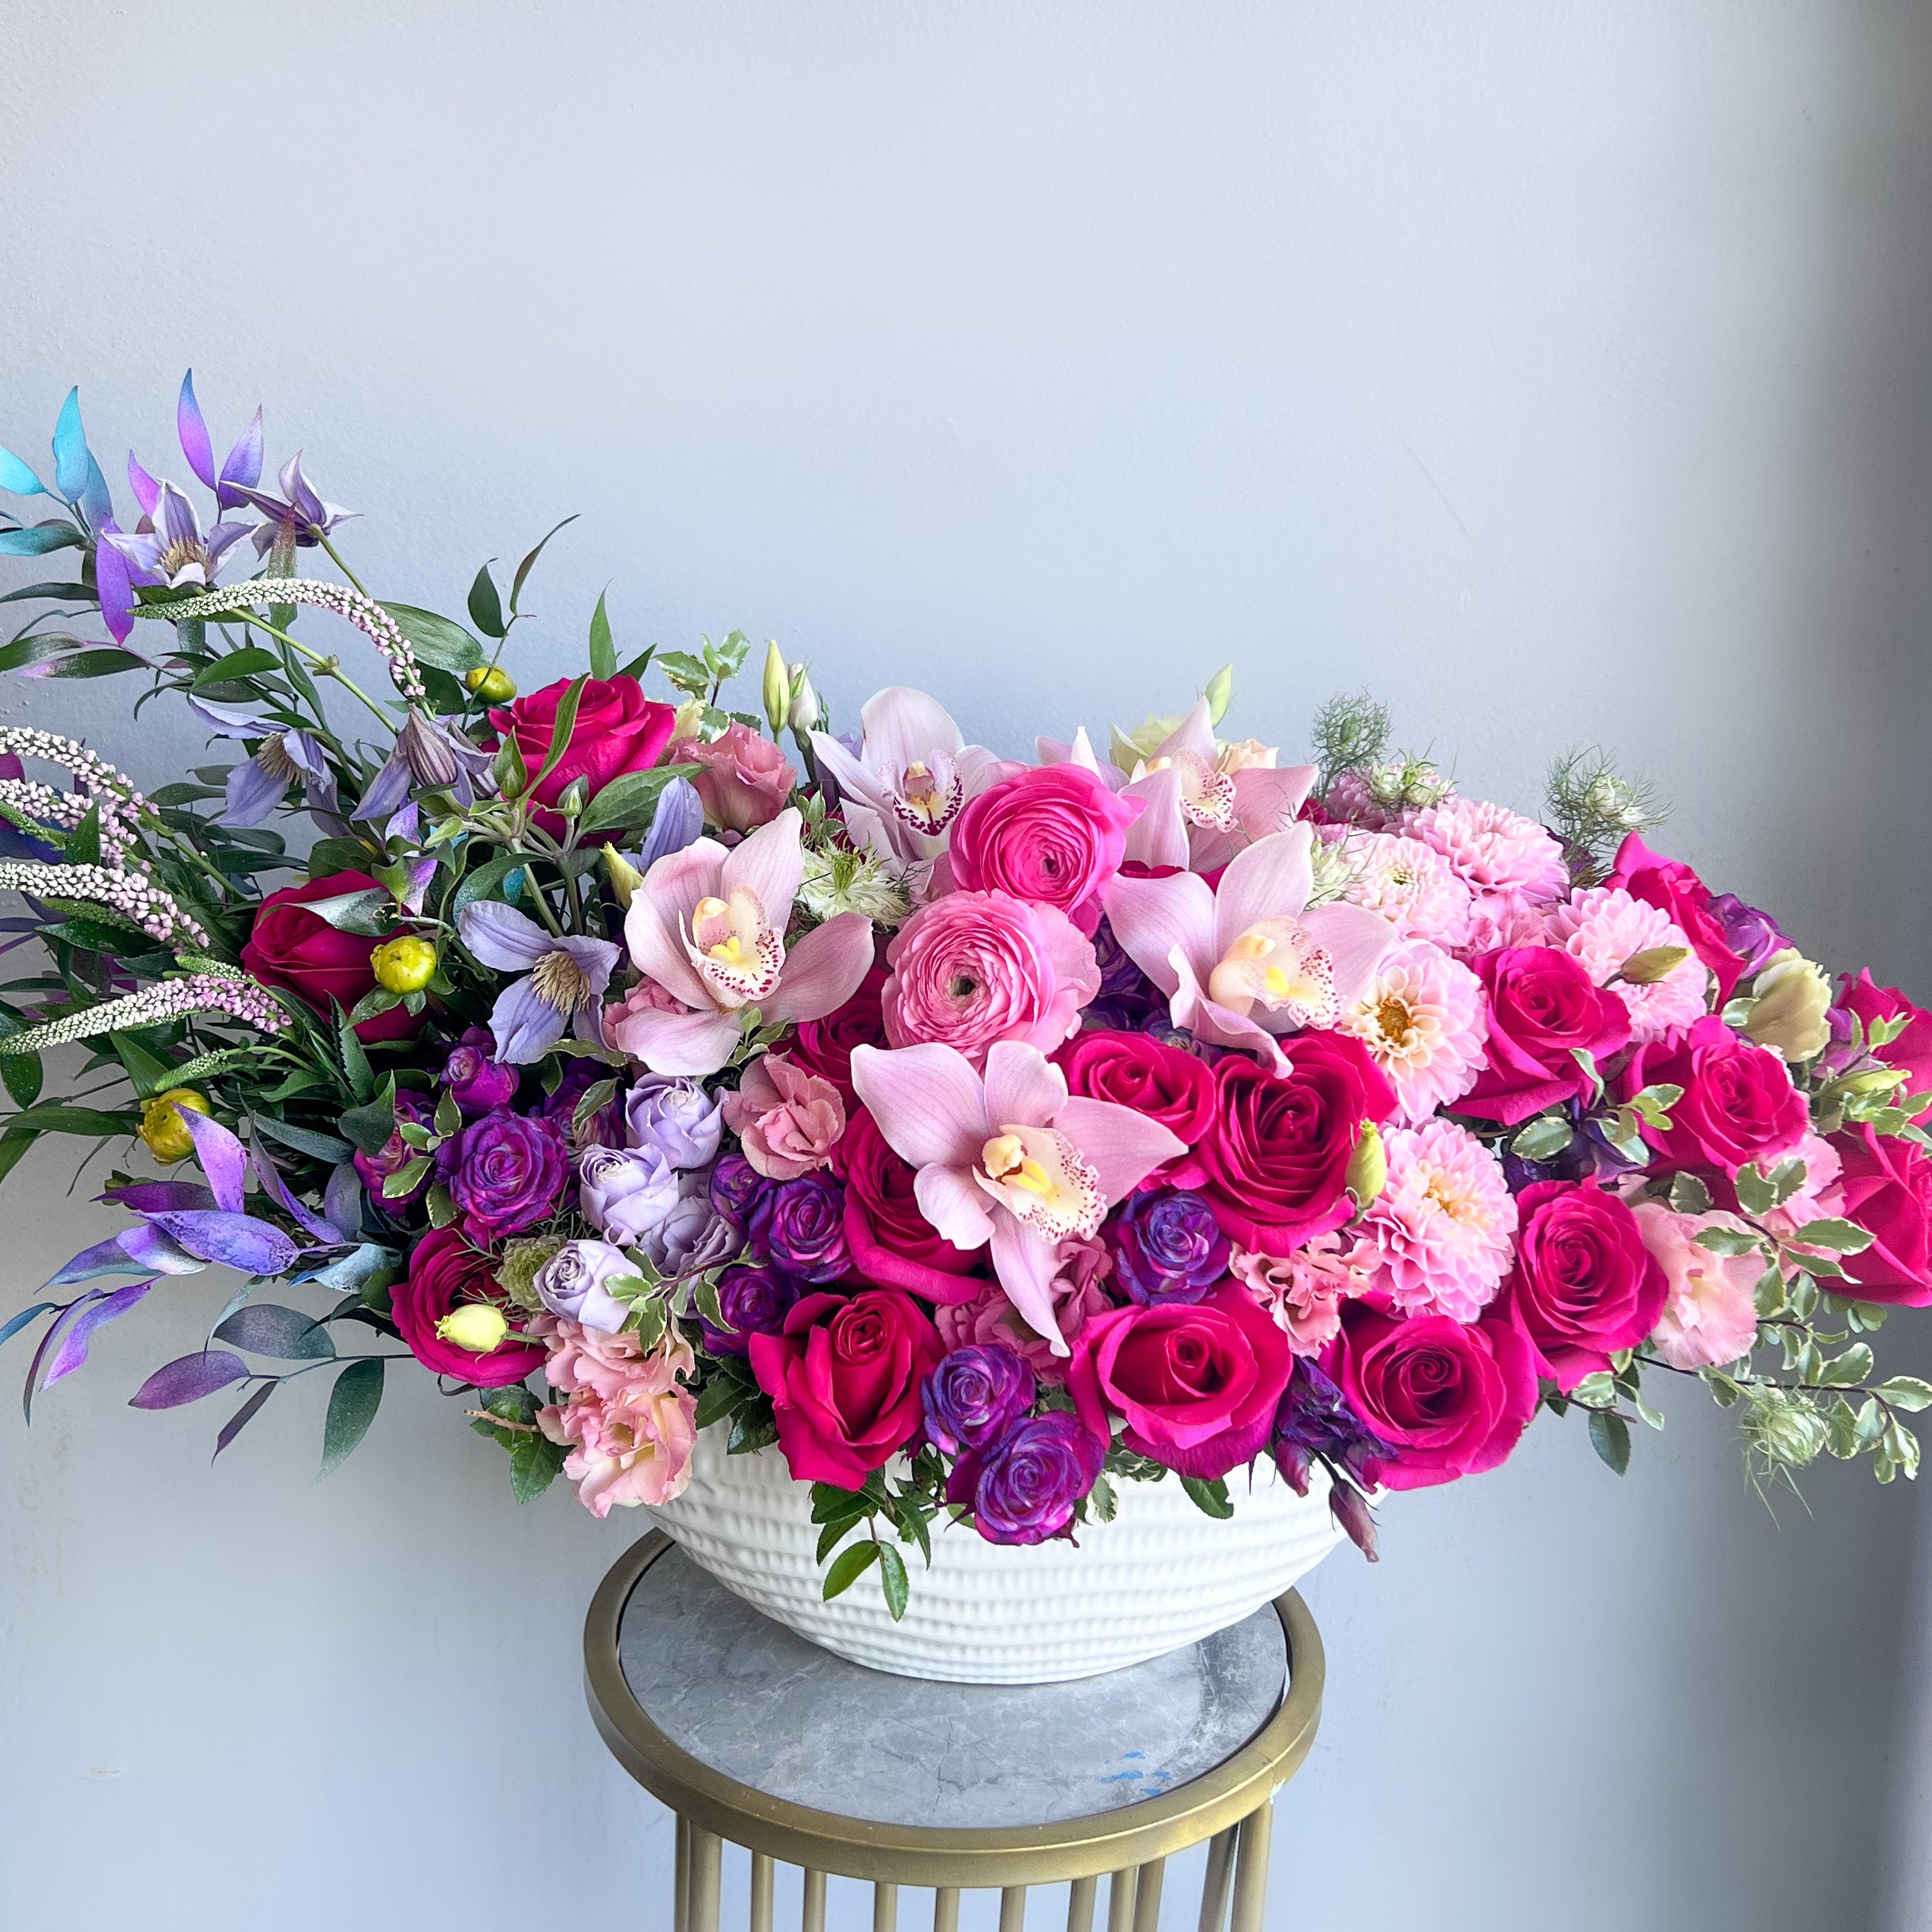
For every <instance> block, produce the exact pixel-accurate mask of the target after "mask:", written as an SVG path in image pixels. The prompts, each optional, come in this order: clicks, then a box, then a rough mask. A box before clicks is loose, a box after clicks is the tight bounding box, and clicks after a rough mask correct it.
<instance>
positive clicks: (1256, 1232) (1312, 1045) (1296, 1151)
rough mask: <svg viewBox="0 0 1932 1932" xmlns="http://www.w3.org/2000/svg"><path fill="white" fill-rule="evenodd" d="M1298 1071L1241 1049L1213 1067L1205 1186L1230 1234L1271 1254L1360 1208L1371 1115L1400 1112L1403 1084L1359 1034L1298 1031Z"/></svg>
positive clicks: (1203, 1153) (1293, 1051)
mask: <svg viewBox="0 0 1932 1932" xmlns="http://www.w3.org/2000/svg"><path fill="white" fill-rule="evenodd" d="M1287 1051H1288V1057H1289V1060H1290V1070H1289V1071H1288V1072H1287V1073H1271V1072H1269V1071H1268V1070H1267V1069H1266V1068H1264V1067H1260V1066H1258V1065H1257V1064H1256V1063H1255V1062H1254V1061H1253V1060H1249V1059H1247V1058H1246V1057H1243V1056H1242V1055H1240V1054H1229V1055H1228V1057H1227V1058H1226V1059H1225V1060H1223V1061H1221V1063H1220V1065H1219V1066H1217V1067H1216V1068H1215V1069H1214V1079H1215V1095H1214V1123H1213V1125H1212V1126H1211V1128H1210V1129H1209V1130H1208V1134H1207V1136H1206V1137H1205V1139H1203V1140H1202V1142H1201V1143H1200V1145H1199V1146H1198V1148H1197V1149H1196V1152H1197V1154H1198V1157H1199V1159H1200V1162H1201V1165H1202V1169H1203V1170H1204V1172H1203V1177H1202V1180H1201V1182H1200V1183H1199V1191H1200V1192H1202V1194H1204V1195H1206V1196H1207V1198H1208V1203H1209V1205H1211V1207H1212V1208H1214V1215H1215V1218H1216V1219H1217V1220H1219V1221H1220V1224H1221V1226H1222V1227H1224V1229H1225V1230H1227V1234H1228V1237H1229V1239H1231V1240H1233V1241H1236V1242H1239V1244H1240V1245H1241V1246H1242V1247H1244V1248H1246V1249H1252V1250H1254V1251H1255V1252H1258V1253H1261V1254H1268V1255H1286V1254H1290V1253H1292V1252H1293V1251H1294V1250H1295V1249H1297V1248H1299V1246H1301V1245H1302V1242H1305V1241H1306V1240H1307V1239H1309V1237H1310V1236H1313V1235H1317V1234H1325V1233H1327V1231H1328V1230H1329V1229H1330V1228H1332V1227H1340V1226H1341V1224H1343V1222H1344V1221H1345V1220H1347V1219H1348V1218H1349V1216H1350V1215H1351V1214H1353V1213H1354V1211H1355V1208H1354V1204H1353V1203H1352V1202H1351V1201H1350V1199H1349V1195H1348V1173H1349V1161H1351V1160H1352V1158H1354V1155H1355V1150H1356V1142H1358V1141H1359V1140H1360V1139H1361V1138H1362V1127H1363V1125H1364V1124H1365V1123H1368V1122H1373V1123H1375V1124H1376V1125H1378V1126H1379V1125H1380V1124H1381V1123H1382V1122H1383V1121H1384V1120H1387V1118H1388V1117H1389V1116H1390V1114H1392V1113H1393V1112H1394V1111H1395V1090H1394V1089H1393V1088H1392V1087H1391V1086H1390V1085H1389V1083H1388V1081H1387V1079H1386V1078H1385V1077H1384V1075H1383V1073H1382V1071H1381V1069H1380V1068H1379V1067H1377V1066H1376V1064H1375V1063H1374V1061H1373V1060H1371V1059H1370V1058H1369V1057H1368V1050H1367V1048H1365V1047H1364V1046H1363V1045H1362V1044H1361V1042H1360V1041H1358V1040H1356V1039H1354V1038H1351V1037H1350V1036H1349V1035H1346V1034H1343V1033H1318V1032H1308V1033H1299V1034H1297V1035H1296V1036H1295V1037H1294V1038H1293V1040H1291V1041H1289V1042H1288V1043H1287Z"/></svg>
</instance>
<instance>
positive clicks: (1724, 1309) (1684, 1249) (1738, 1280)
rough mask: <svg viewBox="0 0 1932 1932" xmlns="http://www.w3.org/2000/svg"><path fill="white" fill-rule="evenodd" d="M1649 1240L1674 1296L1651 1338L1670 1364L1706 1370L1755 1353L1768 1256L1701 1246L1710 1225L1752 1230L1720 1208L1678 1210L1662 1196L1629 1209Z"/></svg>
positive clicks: (1732, 1230) (1740, 1231) (1738, 1231)
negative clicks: (1698, 1211)
mask: <svg viewBox="0 0 1932 1932" xmlns="http://www.w3.org/2000/svg"><path fill="white" fill-rule="evenodd" d="M1632 1213H1634V1214H1635V1215H1636V1217H1637V1226H1638V1230H1639V1232H1640V1233H1641V1234H1642V1236H1643V1239H1644V1246H1645V1248H1646V1249H1648V1250H1649V1252H1650V1254H1651V1258H1653V1259H1654V1261H1656V1262H1657V1265H1658V1266H1659V1267H1660V1268H1662V1269H1663V1277H1664V1280H1666V1281H1667V1282H1668V1283H1669V1284H1670V1294H1669V1296H1668V1298H1667V1299H1666V1301H1665V1302H1664V1304H1663V1315H1661V1316H1660V1318H1659V1319H1658V1321H1657V1332H1656V1334H1655V1335H1654V1337H1653V1340H1654V1341H1655V1343H1656V1345H1657V1353H1658V1354H1659V1355H1660V1356H1663V1359H1664V1360H1665V1361H1666V1362H1669V1363H1670V1365H1671V1367H1672V1368H1712V1367H1714V1366H1716V1365H1717V1364H1719V1363H1721V1362H1735V1361H1736V1360H1737V1359H1738V1358H1739V1356H1742V1355H1745V1354H1748V1352H1750V1349H1751V1344H1752V1343H1753V1342H1755V1340H1756V1339H1757V1336H1758V1299H1757V1290H1758V1277H1759V1276H1760V1275H1761V1274H1763V1273H1764V1256H1763V1255H1761V1254H1759V1253H1758V1252H1757V1251H1756V1250H1755V1249H1753V1250H1752V1251H1751V1252H1749V1253H1748V1254H1743V1255H1719V1254H1715V1253H1714V1252H1712V1251H1711V1249H1708V1248H1704V1247H1700V1246H1698V1240H1697V1237H1698V1235H1699V1234H1701V1233H1703V1232H1704V1230H1706V1229H1708V1228H1723V1229H1726V1230H1728V1231H1729V1232H1730V1233H1733V1234H1748V1233H1751V1230H1750V1229H1749V1228H1748V1227H1746V1226H1745V1224H1744V1223H1743V1222H1742V1221H1741V1220H1739V1218H1738V1217H1737V1216H1736V1215H1735V1214H1726V1212H1725V1211H1723V1209H1721V1208H1719V1209H1717V1210H1714V1211H1713V1212H1711V1213H1710V1214H1676V1213H1674V1212H1673V1211H1672V1210H1671V1209H1670V1208H1667V1207H1666V1206H1664V1205H1663V1202H1660V1201H1639V1202H1638V1203H1637V1204H1636V1205H1635V1208H1633V1209H1632Z"/></svg>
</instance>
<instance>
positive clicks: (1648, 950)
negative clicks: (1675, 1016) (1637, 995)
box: [1617, 946, 1691, 986]
mask: <svg viewBox="0 0 1932 1932" xmlns="http://www.w3.org/2000/svg"><path fill="white" fill-rule="evenodd" d="M1690 956H1691V949H1690V948H1689V947H1688V946H1646V947H1645V948H1644V950H1642V951H1641V953H1632V954H1631V955H1630V957H1629V958H1628V959H1627V960H1625V961H1624V962H1623V970H1622V972H1619V974H1618V975H1617V976H1618V978H1619V979H1623V981H1625V982H1626V983H1628V984H1629V985H1632V986H1654V985H1656V984H1657V982H1658V981H1659V980H1660V979H1668V978H1669V977H1670V975H1671V974H1672V973H1673V972H1676V970H1677V969H1678V968H1679V966H1682V964H1683V963H1684V962H1685V960H1688V959H1689V957H1690Z"/></svg>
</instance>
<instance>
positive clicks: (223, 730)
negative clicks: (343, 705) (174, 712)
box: [187, 694, 341, 825]
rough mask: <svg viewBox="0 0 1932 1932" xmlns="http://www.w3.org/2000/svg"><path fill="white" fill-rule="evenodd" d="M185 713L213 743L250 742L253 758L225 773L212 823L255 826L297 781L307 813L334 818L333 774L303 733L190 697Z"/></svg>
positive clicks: (259, 714) (261, 716)
mask: <svg viewBox="0 0 1932 1932" xmlns="http://www.w3.org/2000/svg"><path fill="white" fill-rule="evenodd" d="M187 704H188V709H189V710H190V711H191V712H193V714H194V715H195V716H196V718H199V720H200V721H201V722H202V723H203V724H205V725H206V726H207V727H208V729H209V734H210V735H211V736H212V737H217V738H235V739H243V738H253V739H256V740H259V743H258V744H257V746H256V751H255V754H254V756H253V757H252V758H250V759H249V760H248V762H247V764H245V765H237V766H236V767H235V768H234V770H233V771H231V772H230V773H229V774H228V803H227V805H226V806H225V807H224V808H223V809H222V812H221V817H220V818H218V819H217V820H216V821H215V822H216V823H217V824H218V825H261V824H262V822H263V821H265V819H266V818H268V815H269V813H270V812H272V811H273V810H274V809H275V807H276V806H278V805H279V804H280V803H281V802H282V800H284V798H286V797H287V796H288V792H289V788H290V787H291V786H292V785H294V784H295V783H296V782H297V780H300V782H301V784H302V787H303V800H304V802H305V803H306V805H307V806H308V808H309V810H310V811H311V812H317V813H320V814H325V815H329V816H331V817H333V816H335V815H336V814H337V813H338V812H339V810H340V809H341V807H340V801H339V800H338V798H337V796H336V790H335V773H334V772H333V771H331V770H330V769H329V768H328V761H327V760H326V759H325V758H324V757H323V756H322V747H321V746H319V744H318V743H316V740H315V739H314V737H313V736H312V735H311V734H309V733H308V732H306V731H291V730H286V729H284V727H282V726H281V725H280V724H277V723H276V721H275V720H274V719H273V718H269V717H268V716H266V715H264V714H263V713H262V712H256V711H247V710H244V709H243V708H240V707H239V706H237V705H216V704H211V703H209V701H208V700H207V699H206V698H197V697H195V696H193V695H192V694H190V696H189V699H188V701H187Z"/></svg>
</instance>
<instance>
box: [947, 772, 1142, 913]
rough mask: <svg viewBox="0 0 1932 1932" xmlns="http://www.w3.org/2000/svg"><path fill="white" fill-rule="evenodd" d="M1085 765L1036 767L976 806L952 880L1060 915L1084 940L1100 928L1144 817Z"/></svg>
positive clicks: (957, 837) (956, 835)
mask: <svg viewBox="0 0 1932 1932" xmlns="http://www.w3.org/2000/svg"><path fill="white" fill-rule="evenodd" d="M1141 809H1142V806H1141V803H1140V801H1139V800H1137V799H1123V798H1120V797H1117V796H1116V795H1115V794H1114V793H1113V792H1112V791H1111V790H1109V789H1108V787H1107V783H1106V781H1104V779H1102V778H1099V777H1098V776H1097V775H1096V774H1095V773H1093V772H1092V771H1086V770H1085V769H1084V768H1082V767H1081V766H1079V765H1040V766H1036V767H1034V768H1032V769H1029V770H1027V771H1022V772H1020V773H1019V774H1018V776H1016V777H1015V778H1007V779H1003V780H1002V781H1001V782H1000V783H999V784H997V785H994V786H992V787H990V788H989V789H988V790H985V791H983V792H982V793H980V794H979V796H978V797H977V798H975V799H973V800H970V801H969V803H967V805H966V809H964V810H963V811H962V812H960V815H959V819H958V821H957V823H956V824H955V825H954V826H953V842H952V847H951V859H952V866H953V883H954V884H956V885H957V886H958V887H960V889H961V890H962V891H966V892H982V891H985V892H1005V893H1010V894H1011V895H1012V896H1013V897H1014V898H1016V899H1027V900H1033V901H1035V902H1036V903H1038V904H1040V905H1043V906H1054V907H1056V908H1057V909H1058V910H1060V912H1063V913H1065V914H1066V915H1067V916H1068V918H1070V919H1072V920H1073V923H1074V924H1075V925H1077V926H1078V927H1079V928H1080V930H1081V931H1082V932H1085V933H1088V934H1091V933H1092V931H1093V930H1094V928H1095V927H1096V926H1097V925H1099V923H1100V895H1101V891H1102V889H1103V888H1104V887H1105V886H1106V885H1107V882H1108V881H1110V880H1111V879H1112V878H1113V877H1114V875H1115V874H1116V873H1117V872H1119V871H1120V862H1121V860H1122V859H1123V858H1124V857H1125V856H1126V850H1127V828H1128V827H1129V825H1132V823H1133V822H1134V821H1135V819H1136V818H1138V817H1139V815H1140V812H1141Z"/></svg>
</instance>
